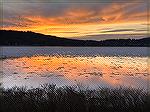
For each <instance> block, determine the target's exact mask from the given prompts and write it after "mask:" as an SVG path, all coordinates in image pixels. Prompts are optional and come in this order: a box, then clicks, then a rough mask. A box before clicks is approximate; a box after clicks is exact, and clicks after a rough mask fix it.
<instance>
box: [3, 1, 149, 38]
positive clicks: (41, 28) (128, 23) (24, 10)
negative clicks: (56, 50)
mask: <svg viewBox="0 0 150 112" xmlns="http://www.w3.org/2000/svg"><path fill="white" fill-rule="evenodd" d="M0 1H1V5H0V9H1V18H0V29H4V30H18V31H33V32H37V33H42V34H46V35H54V36H58V37H64V38H74V39H86V40H87V39H88V40H105V39H114V38H143V37H146V36H147V32H148V26H149V25H150V24H149V22H148V19H149V18H148V16H149V15H150V14H149V13H148V3H147V1H146V0H132V1H131V0H126V2H123V1H122V0H92V1H91V0H0Z"/></svg>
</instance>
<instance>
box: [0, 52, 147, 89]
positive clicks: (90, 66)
mask: <svg viewBox="0 0 150 112" xmlns="http://www.w3.org/2000/svg"><path fill="white" fill-rule="evenodd" d="M1 61H2V60H1ZM2 72H3V73H4V77H3V85H4V87H11V86H14V85H17V86H22V85H26V86H29V87H31V86H33V87H37V86H39V85H40V84H44V83H55V84H57V86H64V85H74V84H76V83H82V84H84V85H86V86H89V87H92V88H93V87H97V86H110V87H116V86H132V87H140V88H146V85H147V80H148V75H149V74H148V66H147V57H125V56H120V57H117V56H112V57H111V56H105V57H103V56H87V57H85V56H71V55H60V56H59V55H50V56H32V57H20V58H14V59H13V58H12V59H5V60H3V71H2Z"/></svg>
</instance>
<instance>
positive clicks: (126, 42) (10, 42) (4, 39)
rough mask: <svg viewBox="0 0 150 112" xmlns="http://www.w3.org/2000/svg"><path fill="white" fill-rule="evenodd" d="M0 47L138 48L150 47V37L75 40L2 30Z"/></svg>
mask: <svg viewBox="0 0 150 112" xmlns="http://www.w3.org/2000/svg"><path fill="white" fill-rule="evenodd" d="M0 35H1V41H0V46H137V47H149V46H150V37H148V38H142V39H110V40H103V41H94V40H75V39H66V38H60V37H56V36H51V35H44V34H40V33H34V32H31V31H27V32H24V31H12V30H0Z"/></svg>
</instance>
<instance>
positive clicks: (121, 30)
mask: <svg viewBox="0 0 150 112" xmlns="http://www.w3.org/2000/svg"><path fill="white" fill-rule="evenodd" d="M126 31H135V29H117V30H107V31H101V33H108V32H126Z"/></svg>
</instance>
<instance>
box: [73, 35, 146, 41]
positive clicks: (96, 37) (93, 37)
mask: <svg viewBox="0 0 150 112" xmlns="http://www.w3.org/2000/svg"><path fill="white" fill-rule="evenodd" d="M144 37H147V34H99V35H86V36H84V37H75V38H74V39H81V40H107V39H129V38H130V39H140V38H144Z"/></svg>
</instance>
